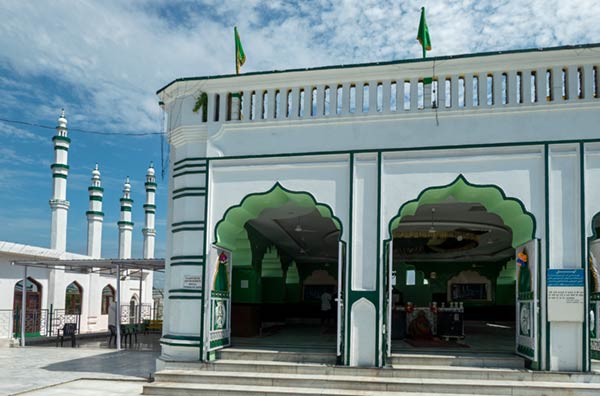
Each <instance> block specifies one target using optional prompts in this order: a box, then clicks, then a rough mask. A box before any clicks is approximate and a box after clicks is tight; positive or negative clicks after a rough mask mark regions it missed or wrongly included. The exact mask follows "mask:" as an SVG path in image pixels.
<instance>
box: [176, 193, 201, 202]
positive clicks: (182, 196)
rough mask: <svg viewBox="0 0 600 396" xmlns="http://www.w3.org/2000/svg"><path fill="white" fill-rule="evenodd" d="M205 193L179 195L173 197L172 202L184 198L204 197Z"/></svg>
mask: <svg viewBox="0 0 600 396" xmlns="http://www.w3.org/2000/svg"><path fill="white" fill-rule="evenodd" d="M205 196H206V193H185V194H179V195H177V196H174V197H173V201H174V200H176V199H179V198H184V197H205Z"/></svg>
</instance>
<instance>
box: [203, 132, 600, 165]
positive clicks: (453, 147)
mask: <svg viewBox="0 0 600 396" xmlns="http://www.w3.org/2000/svg"><path fill="white" fill-rule="evenodd" d="M579 142H583V143H599V142H600V138H597V139H564V140H537V141H526V142H504V143H487V144H481V143H479V144H457V145H441V146H422V147H395V148H391V147H380V148H373V149H363V150H338V151H333V150H330V151H305V152H297V153H272V154H255V155H231V156H225V157H209V158H208V159H210V160H211V161H219V160H232V159H257V158H286V157H306V156H318V155H347V154H351V153H353V154H369V153H378V152H381V153H388V152H407V151H408V152H410V151H435V150H460V149H480V148H495V147H524V146H541V145H544V144H566V143H579Z"/></svg>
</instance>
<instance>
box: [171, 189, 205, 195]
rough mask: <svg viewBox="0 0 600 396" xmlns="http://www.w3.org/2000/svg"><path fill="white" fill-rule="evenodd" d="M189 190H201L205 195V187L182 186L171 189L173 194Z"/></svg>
mask: <svg viewBox="0 0 600 396" xmlns="http://www.w3.org/2000/svg"><path fill="white" fill-rule="evenodd" d="M191 191H196V192H202V193H205V194H204V195H206V187H183V188H178V189H177V190H173V195H176V194H179V193H182V192H191Z"/></svg>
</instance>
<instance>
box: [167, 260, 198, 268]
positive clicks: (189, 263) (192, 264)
mask: <svg viewBox="0 0 600 396" xmlns="http://www.w3.org/2000/svg"><path fill="white" fill-rule="evenodd" d="M203 265H204V261H202V262H193V261H180V262H178V263H171V265H170V266H171V267H201V266H203Z"/></svg>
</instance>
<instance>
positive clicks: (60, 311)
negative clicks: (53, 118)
mask: <svg viewBox="0 0 600 396" xmlns="http://www.w3.org/2000/svg"><path fill="white" fill-rule="evenodd" d="M56 130H57V133H56V135H55V136H54V137H53V138H52V141H53V142H54V163H53V164H52V165H51V169H52V182H53V188H52V198H51V199H50V208H51V210H52V223H51V229H50V240H51V242H50V247H49V248H45V247H38V246H30V245H23V244H19V243H12V242H6V241H0V343H4V344H7V343H8V340H9V339H11V338H16V337H19V335H20V326H19V324H18V321H19V315H20V314H19V312H20V307H21V303H22V290H23V277H24V267H22V266H19V265H13V264H12V263H13V262H21V261H30V262H37V261H39V262H46V263H52V262H53V260H62V261H61V263H62V264H64V265H65V266H67V265H68V264H69V260H86V259H100V258H102V225H103V220H104V212H103V194H104V188H103V187H102V181H101V177H100V171H99V169H98V165H96V167H95V169H94V170H93V171H92V178H91V184H90V186H89V187H88V193H89V210H88V211H87V212H86V213H85V215H86V216H87V220H88V227H87V255H81V254H75V253H70V252H68V251H67V218H68V212H69V201H68V200H67V180H68V175H69V165H68V154H69V148H70V143H71V139H70V138H69V137H68V133H67V119H66V118H65V115H64V111H63V113H62V114H61V116H60V118H59V119H58V126H57V127H56ZM145 188H146V203H145V204H144V205H143V209H144V211H145V226H144V228H143V230H142V232H143V234H144V250H143V251H144V258H145V259H153V258H154V238H155V235H156V231H155V229H154V223H155V222H154V216H155V213H156V203H155V193H156V188H157V184H156V180H155V171H154V168H153V166H152V165H150V167H149V168H148V170H147V172H146V179H145ZM130 192H131V185H130V183H129V178H127V180H126V181H125V184H124V187H123V196H122V198H121V199H120V203H121V217H120V221H119V222H118V227H119V259H129V258H131V233H132V231H133V226H134V224H133V223H132V221H131V211H132V205H133V200H132V199H131V197H130ZM81 215H82V216H83V215H84V214H83V213H82V214H81ZM140 274H142V277H143V278H142V280H141V281H140ZM121 279H122V280H123V281H122V282H121V285H120V290H121V302H122V306H123V305H126V308H129V310H128V309H122V310H121V316H123V314H125V315H133V314H134V309H133V307H137V308H135V310H139V309H140V308H139V307H140V306H141V307H144V306H145V305H149V307H151V306H152V302H153V299H152V283H153V273H152V271H135V270H128V271H125V272H124V275H123V276H122V278H121ZM115 283H116V280H115V272H114V271H113V270H111V269H105V270H97V271H90V270H89V268H88V269H85V268H79V269H78V268H72V269H71V270H67V269H64V268H58V269H56V268H54V267H52V266H50V268H35V267H34V268H28V269H27V283H26V288H27V293H26V314H25V315H26V321H25V325H26V329H25V334H26V336H27V337H36V336H50V335H56V330H57V329H58V328H61V327H62V324H64V323H65V322H74V321H76V320H77V321H78V326H79V329H78V330H79V331H80V332H81V333H85V332H97V331H106V330H107V329H108V316H109V306H110V304H111V302H113V301H115V300H116V290H117V289H118V288H117V286H116V284H115ZM140 286H141V293H140ZM142 309H144V308H142ZM131 319H135V318H131ZM138 319H139V318H138ZM121 320H122V321H123V322H124V323H127V321H128V320H130V318H129V317H127V318H123V317H122V318H121Z"/></svg>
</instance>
